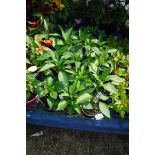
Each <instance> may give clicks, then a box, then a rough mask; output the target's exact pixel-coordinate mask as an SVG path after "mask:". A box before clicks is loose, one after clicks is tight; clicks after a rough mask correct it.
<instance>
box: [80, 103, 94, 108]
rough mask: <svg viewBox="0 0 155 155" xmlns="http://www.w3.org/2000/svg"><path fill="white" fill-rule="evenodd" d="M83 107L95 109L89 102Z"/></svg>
mask: <svg viewBox="0 0 155 155" xmlns="http://www.w3.org/2000/svg"><path fill="white" fill-rule="evenodd" d="M82 107H83V108H84V109H93V107H92V105H91V104H90V103H89V102H88V103H86V104H84V105H82Z"/></svg>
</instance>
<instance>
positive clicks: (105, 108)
mask: <svg viewBox="0 0 155 155" xmlns="http://www.w3.org/2000/svg"><path fill="white" fill-rule="evenodd" d="M72 2H73V1H72ZM79 2H81V3H82V1H77V2H73V3H76V4H78V3H79ZM92 2H94V1H93V0H92ZM102 3H103V1H102ZM108 3H109V5H110V2H109V1H108ZM28 4H29V5H27V6H28V8H27V9H28V10H29V11H28V14H27V36H26V95H27V100H29V99H31V98H32V97H34V96H38V98H39V99H40V101H41V102H42V103H43V104H44V105H45V108H46V109H48V110H49V111H65V112H66V113H68V114H69V115H73V114H79V115H85V116H94V115H95V114H97V113H98V112H102V113H103V115H104V116H106V117H108V118H110V117H111V115H117V116H118V115H119V116H120V117H121V118H124V117H125V116H126V115H128V109H129V68H128V66H129V64H128V63H129V55H128V39H127V38H125V39H123V40H119V39H118V37H114V36H108V37H107V35H106V33H105V31H104V30H101V29H99V27H98V26H85V27H84V26H81V27H80V28H75V27H74V26H72V27H70V28H69V26H70V25H72V24H70V23H68V25H67V26H63V27H62V26H60V25H59V26H58V25H56V23H57V22H58V21H57V20H58V19H59V20H60V19H61V20H62V21H63V20H66V19H68V13H69V10H70V9H69V1H61V0H46V1H44V0H39V1H38V0H37V1H35V0H33V1H32V0H30V2H29V3H28ZM71 4H72V3H71ZM79 4H80V3H79ZM106 5H107V4H106ZM97 6H98V7H100V6H101V5H97ZM64 8H65V9H64ZM66 12H67V14H66ZM64 27H65V28H64ZM66 27H68V28H67V29H66ZM64 29H65V30H64Z"/></svg>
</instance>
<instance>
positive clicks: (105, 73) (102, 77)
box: [100, 68, 111, 81]
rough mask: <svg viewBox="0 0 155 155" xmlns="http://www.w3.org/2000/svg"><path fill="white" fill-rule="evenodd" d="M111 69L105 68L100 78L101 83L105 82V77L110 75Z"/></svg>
mask: <svg viewBox="0 0 155 155" xmlns="http://www.w3.org/2000/svg"><path fill="white" fill-rule="evenodd" d="M110 71H111V69H110V68H106V69H105V70H104V71H103V73H102V75H101V76H100V79H101V81H105V79H106V78H107V76H108V75H109V74H110Z"/></svg>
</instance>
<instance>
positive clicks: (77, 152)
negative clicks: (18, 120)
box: [26, 125, 129, 155]
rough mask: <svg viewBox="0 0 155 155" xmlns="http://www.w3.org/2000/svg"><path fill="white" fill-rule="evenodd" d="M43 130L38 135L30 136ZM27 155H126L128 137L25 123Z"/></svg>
mask: <svg viewBox="0 0 155 155" xmlns="http://www.w3.org/2000/svg"><path fill="white" fill-rule="evenodd" d="M39 131H43V135H42V136H39V137H30V135H32V134H35V133H36V132H39ZM26 141H27V145H26V154H27V155H128V152H129V147H128V145H129V142H128V141H129V137H128V136H122V135H108V134H100V133H93V132H81V131H75V130H67V129H56V128H47V127H42V126H32V125H27V134H26Z"/></svg>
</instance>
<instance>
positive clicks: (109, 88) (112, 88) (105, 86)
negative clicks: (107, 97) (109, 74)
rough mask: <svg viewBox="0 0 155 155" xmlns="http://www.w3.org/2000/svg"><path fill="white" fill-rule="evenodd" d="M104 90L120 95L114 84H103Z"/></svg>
mask: <svg viewBox="0 0 155 155" xmlns="http://www.w3.org/2000/svg"><path fill="white" fill-rule="evenodd" d="M103 87H104V89H106V90H108V91H109V92H110V93H112V94H118V90H117V89H116V87H115V86H114V85H113V84H112V83H110V82H109V83H106V84H103Z"/></svg>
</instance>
